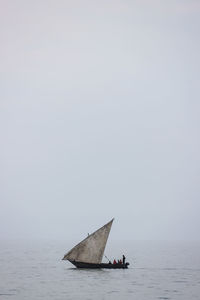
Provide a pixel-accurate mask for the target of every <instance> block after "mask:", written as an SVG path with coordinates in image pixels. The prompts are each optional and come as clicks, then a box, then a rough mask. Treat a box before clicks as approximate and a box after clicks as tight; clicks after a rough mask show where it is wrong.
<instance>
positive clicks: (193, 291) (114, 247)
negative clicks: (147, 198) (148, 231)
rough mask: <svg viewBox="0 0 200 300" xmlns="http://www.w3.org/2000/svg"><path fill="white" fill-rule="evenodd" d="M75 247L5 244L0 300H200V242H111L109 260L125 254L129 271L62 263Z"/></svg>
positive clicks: (1, 244)
mask: <svg viewBox="0 0 200 300" xmlns="http://www.w3.org/2000/svg"><path fill="white" fill-rule="evenodd" d="M71 246H72V243H71V242H70V243H67V242H63V241H62V242H61V241H48V240H42V241H41V240H40V241H30V240H29V241H21V240H20V241H19V240H18V241H16V240H15V241H0V300H1V299H2V300H7V299H10V300H37V299H43V300H70V299H72V300H74V299H76V300H78V299H81V300H86V299H87V300H97V299H102V300H103V299H106V300H107V299H110V300H111V299H135V300H151V299H153V300H156V299H160V300H161V299H163V300H167V299H181V300H193V299H195V300H197V299H198V300H199V299H200V244H199V243H198V242H181V241H179V242H175V241H173V242H169V241H159V242H158V241H123V242H119V241H117V242H110V243H109V244H108V246H107V248H106V249H107V250H106V256H109V258H110V259H114V258H115V259H119V258H120V255H121V256H122V254H124V255H125V256H126V260H127V261H129V263H130V266H129V269H125V270H105V269H104V270H87V269H76V268H75V267H74V266H73V265H72V264H70V263H69V262H68V261H62V257H63V255H64V254H65V253H66V252H67V251H68V250H70V248H71ZM121 251H123V253H122V252H121ZM104 261H106V258H104Z"/></svg>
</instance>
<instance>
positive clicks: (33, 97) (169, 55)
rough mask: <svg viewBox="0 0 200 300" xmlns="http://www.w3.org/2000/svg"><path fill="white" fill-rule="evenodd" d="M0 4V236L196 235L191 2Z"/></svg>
mask: <svg viewBox="0 0 200 300" xmlns="http://www.w3.org/2000/svg"><path fill="white" fill-rule="evenodd" d="M0 6H1V9H0V143H1V147H0V185H1V187H0V239H61V240H68V239H72V238H75V239H77V240H79V238H82V237H85V235H86V234H87V233H88V232H90V233H91V232H93V231H94V230H96V229H97V228H98V227H100V226H102V225H104V224H105V223H106V222H108V221H109V220H111V219H112V218H113V217H114V218H115V222H114V223H113V228H112V231H111V233H112V238H113V239H116V240H117V239H119V240H120V239H125V240H130V241H134V240H186V241H190V240H200V236H199V228H200V218H199V212H200V200H199V195H200V184H199V183H200V155H199V153H200V139H199V129H200V118H199V115H200V101H199V99H200V97H199V96H200V90H199V87H200V83H199V79H200V56H199V53H200V39H199V36H200V32H199V31H200V18H199V15H200V1H195V0H188V1H184V0H173V1H172V0H169V1H161V0H152V1H147V0H140V1H134V0H132V1H130V0H115V1H114V0H101V1H95V0H93V1H90V0H85V1H80V0H73V1H72V0H56V1H53V0H52V1H51V0H48V1H47V0H40V1H39V0H34V1H33V0H29V1H27V0H19V1H15V0H0Z"/></svg>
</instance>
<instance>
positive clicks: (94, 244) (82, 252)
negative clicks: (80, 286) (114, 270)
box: [63, 219, 113, 264]
mask: <svg viewBox="0 0 200 300" xmlns="http://www.w3.org/2000/svg"><path fill="white" fill-rule="evenodd" d="M112 222H113V219H112V220H111V221H110V222H108V223H107V224H105V225H104V226H103V227H101V228H100V229H98V230H97V231H95V232H94V233H92V234H91V235H89V236H88V237H87V238H86V239H84V240H83V241H82V242H80V243H79V244H77V245H76V246H75V247H73V248H72V249H71V250H70V251H69V252H68V253H67V254H65V256H64V257H63V259H64V260H69V261H74V260H75V261H79V262H85V263H94V264H99V263H101V261H102V258H103V254H104V250H105V246H106V243H107V239H108V236H109V233H110V229H111V226H112Z"/></svg>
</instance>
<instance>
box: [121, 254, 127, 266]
mask: <svg viewBox="0 0 200 300" xmlns="http://www.w3.org/2000/svg"><path fill="white" fill-rule="evenodd" d="M122 259H123V265H125V260H126V257H125V256H124V255H123V256H122Z"/></svg>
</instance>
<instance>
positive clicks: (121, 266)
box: [70, 260, 129, 269]
mask: <svg viewBox="0 0 200 300" xmlns="http://www.w3.org/2000/svg"><path fill="white" fill-rule="evenodd" d="M70 262H71V263H72V264H73V265H74V266H76V267H77V268H80V269H128V265H129V263H125V264H106V263H101V264H92V263H85V262H81V261H75V260H74V261H71V260H70Z"/></svg>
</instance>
